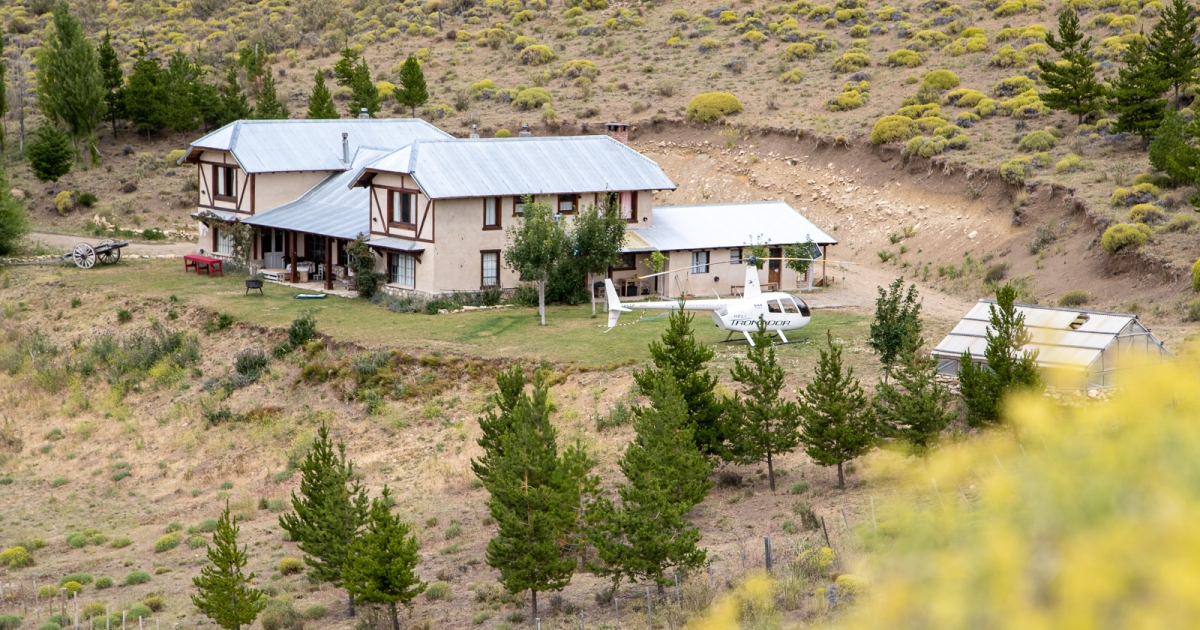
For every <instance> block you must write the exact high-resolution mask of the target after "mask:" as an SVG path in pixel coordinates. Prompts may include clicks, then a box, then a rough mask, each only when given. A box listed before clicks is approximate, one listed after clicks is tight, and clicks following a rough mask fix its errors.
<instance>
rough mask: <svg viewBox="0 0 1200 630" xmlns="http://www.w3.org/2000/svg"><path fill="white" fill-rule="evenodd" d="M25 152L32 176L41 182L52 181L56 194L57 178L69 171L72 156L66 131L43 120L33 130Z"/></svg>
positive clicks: (72, 152)
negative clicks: (35, 129)
mask: <svg viewBox="0 0 1200 630" xmlns="http://www.w3.org/2000/svg"><path fill="white" fill-rule="evenodd" d="M26 154H27V155H28V156H29V166H30V167H31V168H32V169H33V176H34V177H36V178H37V179H38V181H41V182H54V194H56V195H57V194H58V180H59V179H60V178H61V177H62V176H63V175H66V174H67V173H70V172H71V162H72V160H73V158H74V151H72V150H71V141H70V140H69V139H68V138H67V134H66V132H65V131H63V130H62V129H60V128H59V127H58V125H56V124H55V123H53V122H50V121H45V122H43V123H42V125H41V126H40V127H38V128H37V131H34V132H33V139H32V140H30V142H29V146H28V147H26Z"/></svg>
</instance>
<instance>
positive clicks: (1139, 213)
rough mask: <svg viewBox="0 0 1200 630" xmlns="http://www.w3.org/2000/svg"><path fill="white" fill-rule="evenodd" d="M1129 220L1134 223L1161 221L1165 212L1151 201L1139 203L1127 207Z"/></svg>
mask: <svg viewBox="0 0 1200 630" xmlns="http://www.w3.org/2000/svg"><path fill="white" fill-rule="evenodd" d="M1129 220H1130V221H1133V222H1135V223H1151V224H1153V223H1162V222H1163V221H1166V220H1167V213H1166V212H1164V211H1163V209H1162V208H1159V207H1158V206H1156V205H1154V204H1152V203H1139V204H1137V205H1136V206H1134V207H1132V208H1130V209H1129Z"/></svg>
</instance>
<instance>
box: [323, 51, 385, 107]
mask: <svg viewBox="0 0 1200 630" xmlns="http://www.w3.org/2000/svg"><path fill="white" fill-rule="evenodd" d="M333 75H334V76H335V77H337V84H338V85H340V86H342V87H348V88H350V104H349V107H350V117H351V118H358V115H359V112H361V111H362V110H364V109H365V110H367V115H368V116H370V117H372V118H374V117H375V114H378V113H379V107H380V104H379V90H378V89H376V87H375V84H374V83H372V82H371V69H370V68H369V67H368V66H367V61H366V60H365V59H362V58H360V57H359V54H358V51H357V50H354V49H353V48H346V49H344V50H343V51H342V57H341V59H338V61H337V63H335V64H333Z"/></svg>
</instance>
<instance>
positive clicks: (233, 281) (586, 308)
mask: <svg viewBox="0 0 1200 630" xmlns="http://www.w3.org/2000/svg"><path fill="white" fill-rule="evenodd" d="M43 269H45V268H43ZM48 273H49V274H50V275H53V276H56V279H57V280H61V281H62V282H63V283H64V284H65V287H64V288H63V289H56V290H64V291H66V293H67V294H68V295H70V294H72V293H73V292H78V293H80V294H85V295H86V294H111V295H113V296H114V297H115V296H122V297H145V298H158V299H163V298H167V297H168V296H171V295H174V296H176V297H177V298H178V299H179V300H180V302H182V303H184V304H187V305H190V306H198V307H203V308H207V309H211V310H214V311H219V312H222V313H228V314H230V315H232V316H233V317H234V318H236V319H237V320H239V321H246V322H252V323H255V324H262V325H267V326H276V327H283V326H287V325H288V324H289V323H290V322H291V321H292V319H294V318H295V317H296V316H297V315H299V314H300V312H301V311H304V310H306V309H307V310H311V311H312V312H313V313H314V314H315V315H316V318H317V325H318V329H319V330H320V331H321V332H324V333H326V334H329V335H332V336H333V337H334V338H336V339H339V340H343V341H351V342H355V343H359V344H362V345H385V346H390V347H399V348H403V349H406V350H410V351H414V352H429V351H434V350H443V351H447V352H453V353H459V354H464V355H470V356H479V357H485V358H494V357H514V358H515V357H520V358H525V359H547V360H549V361H553V362H556V363H567V362H574V363H577V364H580V365H586V366H601V365H605V364H609V363H612V362H622V361H628V360H634V361H640V360H643V359H645V358H646V357H648V353H647V351H646V347H647V345H648V344H649V342H650V341H651V340H654V339H657V338H658V337H660V336H661V335H662V331H663V330H664V328H665V327H666V319H665V317H664V318H663V319H657V320H651V321H640V322H638V323H636V324H633V325H625V326H619V327H617V328H615V329H614V330H612V331H611V332H608V333H605V332H604V324H605V322H606V319H605V318H604V316H603V314H601V316H598V317H596V318H595V319H593V318H592V317H591V306H590V305H588V304H584V305H580V306H551V307H548V308H547V313H546V322H547V326H545V327H542V326H539V325H538V319H537V309H536V308H519V307H513V308H508V309H501V310H485V311H469V312H457V313H453V314H450V315H425V314H412V313H393V312H391V311H389V310H387V309H386V308H383V307H381V306H376V305H373V304H370V303H368V302H366V301H365V300H358V299H346V298H339V297H336V296H330V297H328V298H326V299H324V300H296V299H293V297H292V296H294V295H295V294H297V293H299V292H300V291H297V290H294V289H291V288H289V287H285V286H281V285H278V284H272V283H269V282H268V283H266V286H265V287H264V292H265V294H266V295H265V296H262V297H260V296H258V295H257V294H252V295H249V296H246V295H244V293H245V285H244V283H243V280H244V277H243V276H241V275H231V276H229V277H226V278H212V279H210V278H208V277H206V276H197V275H196V274H195V273H194V272H191V273H186V274H185V273H184V271H183V261H182V260H179V259H176V260H141V259H133V260H129V261H122V262H121V263H119V264H117V265H113V266H107V265H98V266H96V267H95V268H93V269H90V270H80V269H76V268H74V267H66V266H64V267H54V268H51V269H49V270H48ZM639 314H640V313H639V312H637V311H635V312H633V313H630V314H626V315H622V317H621V323H622V324H627V323H629V322H633V321H635V320H637V318H638V315H639ZM648 314H649V315H655V314H657V313H648ZM696 324H697V326H696V328H697V335H698V336H699V338H700V339H702V340H705V341H708V342H712V343H717V342H719V341H720V340H722V339H724V338H725V335H726V332H725V331H722V330H720V329H718V328H716V327H715V326H714V325H713V324H712V321H711V320H710V319H709V318H708V317H707V316H706V315H705V314H703V313H701V314H698V315H697V317H696ZM828 329H832V330H833V333H834V336H836V337H841V338H843V339H846V340H847V341H850V342H852V343H856V344H859V345H861V343H862V341H861V340H862V339H863V338H864V337H865V336H866V321H865V320H864V319H863V318H862V317H860V316H858V315H853V314H848V313H841V312H836V311H817V312H816V314H815V316H814V317H813V321H812V323H811V324H810V325H809V326H808V327H807V328H805V329H804V330H802V331H793V332H791V333H789V334H788V338H789V339H791V340H793V341H796V340H799V339H803V338H805V337H808V338H811V339H812V341H813V342H816V343H812V342H810V343H802V344H794V345H789V346H783V347H782V348H781V350H780V354H781V355H782V356H784V357H791V358H801V357H808V356H815V355H816V349H815V348H816V344H817V343H823V341H824V336H825V331H826V330H828ZM721 345H723V346H724V347H725V348H728V349H732V348H736V347H740V346H744V343H741V344H721Z"/></svg>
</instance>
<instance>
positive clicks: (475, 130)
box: [471, 125, 479, 138]
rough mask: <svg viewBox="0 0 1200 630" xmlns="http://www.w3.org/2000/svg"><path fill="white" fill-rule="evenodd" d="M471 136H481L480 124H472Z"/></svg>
mask: <svg viewBox="0 0 1200 630" xmlns="http://www.w3.org/2000/svg"><path fill="white" fill-rule="evenodd" d="M471 137H472V138H478V137H479V125H471Z"/></svg>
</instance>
